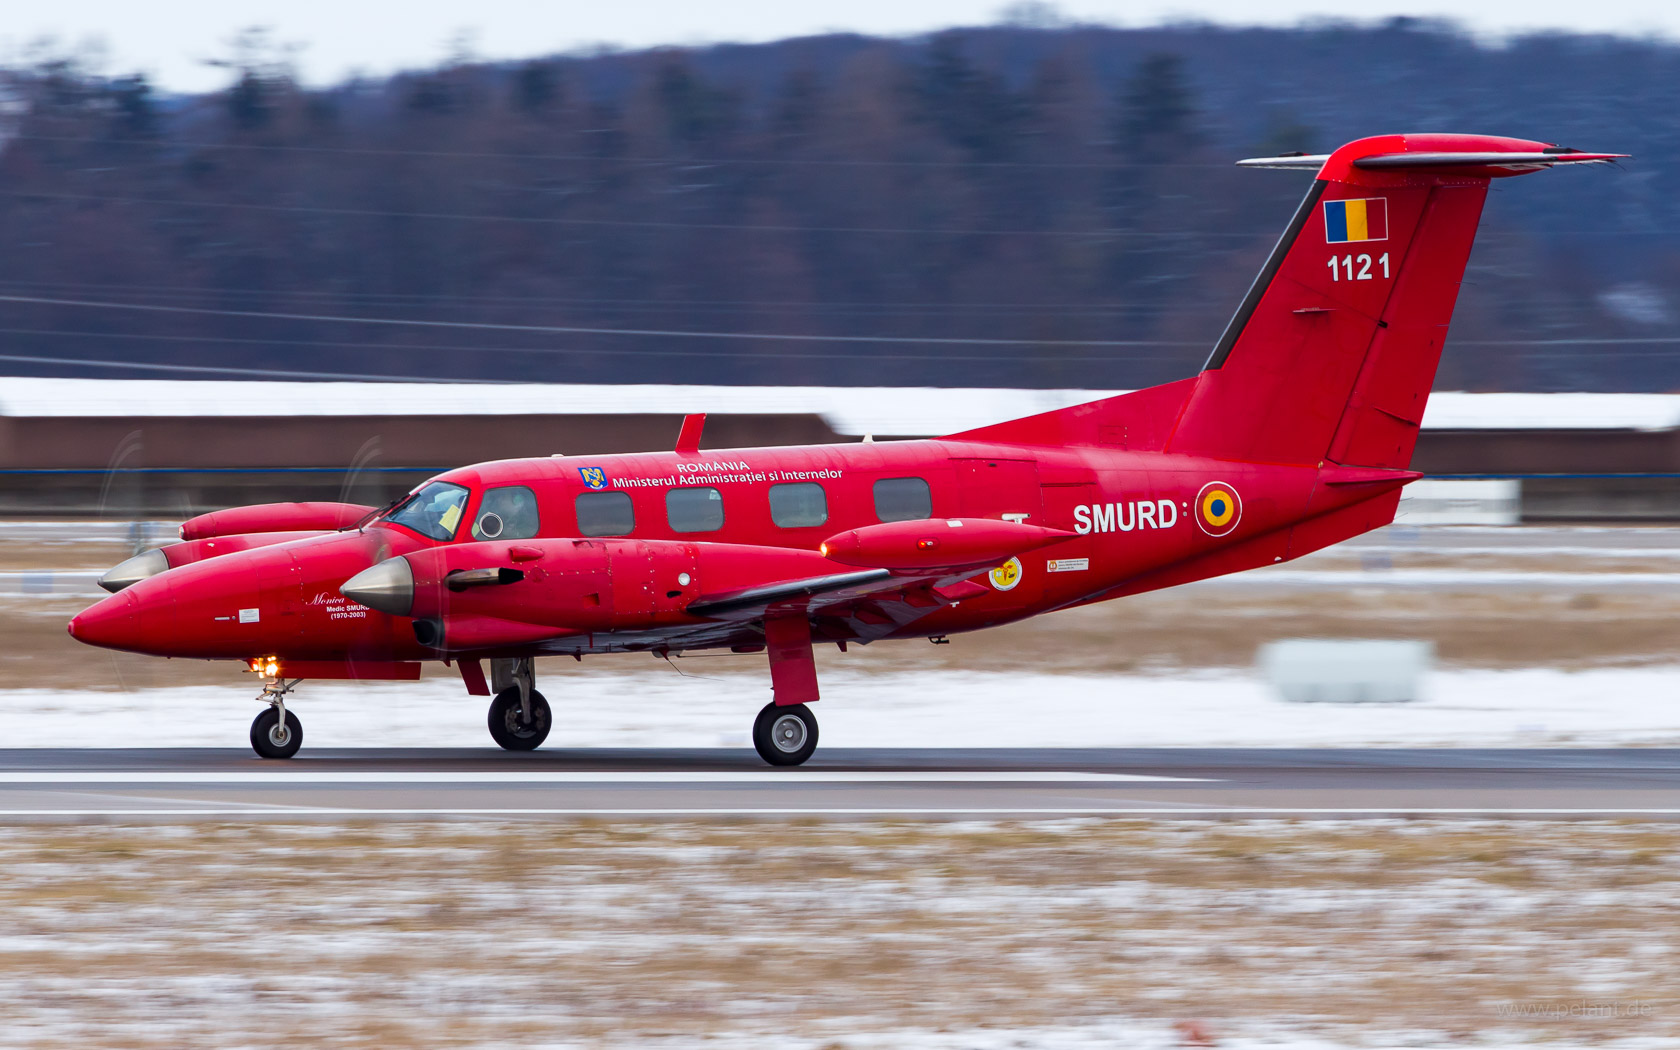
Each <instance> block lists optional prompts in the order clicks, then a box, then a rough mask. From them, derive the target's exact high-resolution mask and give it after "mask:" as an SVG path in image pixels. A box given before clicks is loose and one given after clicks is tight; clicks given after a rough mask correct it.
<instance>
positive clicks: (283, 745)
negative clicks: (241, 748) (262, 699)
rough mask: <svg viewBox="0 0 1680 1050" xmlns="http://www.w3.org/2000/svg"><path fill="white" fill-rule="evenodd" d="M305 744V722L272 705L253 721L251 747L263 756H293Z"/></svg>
mask: <svg viewBox="0 0 1680 1050" xmlns="http://www.w3.org/2000/svg"><path fill="white" fill-rule="evenodd" d="M302 746H303V723H302V722H299V721H298V716H297V715H294V714H292V713H291V712H290V711H287V712H285V714H284V716H282V715H281V712H280V709H279V708H275V707H271V708H269V709H268V710H267V711H264V712H263V713H262V714H260V715H258V716H257V717H256V719H255V720H254V721H253V722H252V723H251V749H252V750H253V751H255V752H256V753H257V754H258V755H260V756H262V757H263V758H291V757H292V756H293V755H295V754H297V753H298V748H300V747H302Z"/></svg>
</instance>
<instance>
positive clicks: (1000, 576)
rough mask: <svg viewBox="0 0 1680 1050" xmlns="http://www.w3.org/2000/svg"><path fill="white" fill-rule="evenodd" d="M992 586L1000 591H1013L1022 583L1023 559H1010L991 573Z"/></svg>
mask: <svg viewBox="0 0 1680 1050" xmlns="http://www.w3.org/2000/svg"><path fill="white" fill-rule="evenodd" d="M991 577H992V586H993V587H996V588H997V589H998V590H1000V591H1012V590H1014V589H1015V585H1016V584H1018V583H1020V582H1021V559H1020V558H1010V559H1009V560H1008V561H1006V562H1004V563H1003V564H1002V565H999V566H998V567H997V568H995V569H993V570H992V571H991Z"/></svg>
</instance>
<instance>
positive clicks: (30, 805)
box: [0, 748, 1680, 821]
mask: <svg viewBox="0 0 1680 1050" xmlns="http://www.w3.org/2000/svg"><path fill="white" fill-rule="evenodd" d="M1103 814H1109V815H1125V816H1135V817H1149V816H1162V817H1175V818H1177V817H1198V816H1199V817H1230V816H1291V815H1295V816H1323V817H1348V818H1361V817H1395V816H1433V817H1443V816H1450V817H1464V818H1473V817H1532V818H1557V817H1643V818H1649V819H1663V820H1667V819H1676V818H1680V750H1676V749H1659V748H1627V749H1614V750H1612V749H1597V750H1586V749H1580V750H1574V749H1570V750H1564V749H1555V750H1539V749H1532V750H1531V749H1497V750H1496V749H1468V748H1465V749H1456V748H1454V749H1448V748H1433V749H1420V748H1405V749H1402V748H1373V749H1195V748H1151V749H1113V750H1106V749H1105V750H1071V749H1042V750H1003V749H999V750H939V749H925V750H911V749H890V750H846V749H831V750H827V751H820V752H818V755H817V757H816V758H814V759H813V760H812V761H811V762H810V763H809V764H807V765H806V766H804V767H802V768H799V769H771V768H769V767H766V766H764V765H762V764H761V763H760V762H759V760H758V758H757V756H756V755H754V754H753V753H752V752H750V751H746V750H721V749H720V750H634V751H631V750H622V751H616V750H602V749H591V750H571V751H567V750H562V749H556V750H545V751H537V752H532V753H529V754H508V753H503V752H500V751H496V750H493V749H484V748H479V749H358V750H338V751H334V750H318V751H309V750H305V751H304V753H303V754H301V755H299V756H298V757H297V758H295V759H292V760H290V761H286V762H266V761H263V760H261V759H258V758H256V757H255V756H253V755H252V754H251V753H250V752H249V751H244V750H232V749H211V748H191V749H167V750H165V749H146V750H139V749H136V750H105V749H98V750H95V749H82V750H70V749H62V750H60V749H39V750H37V749H28V750H25V749H16V750H3V751H0V819H5V820H11V821H27V820H72V819H90V818H103V819H123V818H130V819H155V818H171V819H177V818H189V819H190V818H201V819H213V818H223V819H225V818H241V819H263V818H272V819H279V818H284V819H289V820H290V819H300V818H304V819H308V818H318V819H342V818H358V819H397V818H421V817H454V818H461V819H470V818H475V817H485V818H488V817H520V816H526V817H590V816H594V817H603V818H612V817H623V818H685V817H686V818H698V817H708V818H709V817H731V816H734V817H813V818H818V817H826V818H863V817H894V816H902V817H915V818H962V817H1000V818H1001V817H1047V816H1075V815H1103Z"/></svg>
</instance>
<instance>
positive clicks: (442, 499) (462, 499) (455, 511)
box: [385, 481, 468, 540]
mask: <svg viewBox="0 0 1680 1050" xmlns="http://www.w3.org/2000/svg"><path fill="white" fill-rule="evenodd" d="M467 495H468V493H467V490H466V489H465V488H463V487H462V486H460V485H455V484H452V483H450V482H447V481H434V482H432V483H431V484H430V485H427V486H425V487H424V488H422V489H420V490H419V491H418V492H416V493H415V494H414V495H412V496H410V497H409V498H408V499H406V500H404V501H403V502H401V503H399V504H397V506H396V508H395V509H394V510H392V511H391V512H390V513H389V514H386V515H385V520H386V521H388V522H390V523H391V524H393V525H405V526H407V527H408V528H411V529H413V530H414V531H415V532H418V533H419V534H420V535H422V536H426V537H429V538H431V539H434V540H452V539H454V538H455V530H456V529H459V528H460V527H461V512H462V511H464V510H466V508H467Z"/></svg>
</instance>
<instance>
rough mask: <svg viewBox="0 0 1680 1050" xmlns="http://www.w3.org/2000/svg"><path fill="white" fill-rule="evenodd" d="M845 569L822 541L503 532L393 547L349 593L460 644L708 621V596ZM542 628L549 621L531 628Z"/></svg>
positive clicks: (457, 647)
mask: <svg viewBox="0 0 1680 1050" xmlns="http://www.w3.org/2000/svg"><path fill="white" fill-rule="evenodd" d="M836 569H837V566H835V565H834V563H832V562H830V561H828V560H826V559H824V558H823V557H822V556H821V555H819V554H817V553H815V552H813V551H801V550H788V549H785V548H780V547H745V546H741V545H738V544H723V543H688V542H684V541H680V540H631V539H538V540H521V541H517V542H500V541H493V540H492V541H484V542H479V543H455V544H448V545H445V546H441V547H433V548H430V549H427V550H421V551H415V552H412V553H410V554H406V555H403V556H402V557H397V558H388V559H386V560H385V561H382V562H380V563H379V564H377V565H375V566H373V567H372V568H369V569H367V570H365V571H363V572H361V573H358V574H357V575H356V576H354V577H352V578H351V579H350V580H349V581H347V582H346V583H345V584H344V586H343V587H342V588H340V593H341V594H343V595H344V596H345V597H346V598H349V599H350V600H351V601H354V602H358V603H360V604H362V605H366V606H368V607H369V608H371V609H376V610H378V611H380V612H383V613H388V614H390V615H392V616H407V617H412V618H414V619H415V620H416V621H419V622H418V623H417V624H416V637H418V638H419V639H420V641H421V643H422V644H425V645H432V646H434V647H446V648H447V649H449V650H450V651H454V652H460V651H465V650H467V649H472V648H496V647H498V646H511V645H516V644H521V643H526V642H529V641H532V640H535V639H537V638H542V637H556V636H558V635H561V634H566V633H572V632H609V631H617V630H637V629H645V628H649V627H655V626H668V625H672V624H682V623H699V622H703V621H702V620H701V619H700V618H698V617H695V616H692V615H690V614H689V613H688V612H687V608H688V606H689V605H690V604H692V603H694V602H695V601H697V600H699V599H700V598H701V597H703V596H710V595H715V594H719V593H725V592H729V591H733V590H737V589H742V588H747V587H753V586H758V585H761V584H765V583H772V582H777V581H781V580H786V579H789V578H799V577H801V576H813V577H814V576H823V575H827V574H830V573H833V572H835V571H836ZM516 625H522V627H521V626H516ZM531 627H535V628H541V629H542V630H540V631H536V632H532V631H529V630H526V629H523V628H531ZM543 632H546V633H543Z"/></svg>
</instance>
